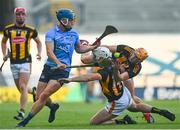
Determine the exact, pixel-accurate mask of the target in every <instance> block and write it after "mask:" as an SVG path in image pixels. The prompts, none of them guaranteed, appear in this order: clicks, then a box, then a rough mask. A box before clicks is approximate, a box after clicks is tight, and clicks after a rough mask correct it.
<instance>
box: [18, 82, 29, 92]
mask: <svg viewBox="0 0 180 130" xmlns="http://www.w3.org/2000/svg"><path fill="white" fill-rule="evenodd" d="M19 88H20V92H21V93H24V92H26V91H28V89H27V88H26V86H25V85H24V84H22V85H21V86H20V87H19Z"/></svg>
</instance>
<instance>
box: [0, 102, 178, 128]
mask: <svg viewBox="0 0 180 130" xmlns="http://www.w3.org/2000/svg"><path fill="white" fill-rule="evenodd" d="M147 103H148V104H150V105H153V106H156V107H159V108H166V109H168V110H170V111H172V112H173V113H175V114H176V120H175V121H174V122H171V121H169V120H168V119H166V118H164V117H162V116H159V115H156V114H153V116H154V118H155V123H154V124H147V123H146V122H145V120H144V119H142V118H141V117H142V114H141V113H130V112H128V111H125V112H124V113H123V115H120V116H119V117H118V118H122V117H124V115H126V114H129V115H130V116H131V117H132V118H133V119H135V120H136V121H137V122H138V124H135V125H98V126H91V125H89V120H90V118H91V117H92V116H93V115H94V114H95V113H96V112H97V111H98V110H99V109H101V108H103V107H104V105H105V104H104V103H89V104H87V103H60V109H59V110H58V112H57V115H56V120H55V121H54V122H53V123H48V121H47V120H48V114H49V109H48V108H47V107H44V109H43V110H42V111H41V112H40V113H39V114H38V115H36V116H35V117H34V118H33V119H32V120H31V122H29V124H28V125H27V126H26V127H25V129H180V101H178V100H172V101H165V100H164V101H152V102H147ZM31 105H32V104H31V103H30V104H28V106H27V109H26V113H28V111H29V110H30V108H31ZM17 110H18V104H17V103H1V104H0V129H14V128H15V125H16V124H17V123H18V121H16V120H14V119H13V116H15V115H16V114H17V113H16V111H17Z"/></svg>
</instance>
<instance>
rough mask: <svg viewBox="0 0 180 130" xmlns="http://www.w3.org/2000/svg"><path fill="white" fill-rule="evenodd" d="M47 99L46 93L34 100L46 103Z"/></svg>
mask: <svg viewBox="0 0 180 130" xmlns="http://www.w3.org/2000/svg"><path fill="white" fill-rule="evenodd" d="M48 97H49V95H48V93H46V92H43V93H41V95H40V96H37V97H36V99H38V100H40V101H46V99H47V98H48Z"/></svg>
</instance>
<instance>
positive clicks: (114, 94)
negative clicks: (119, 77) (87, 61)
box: [98, 66, 123, 102]
mask: <svg viewBox="0 0 180 130" xmlns="http://www.w3.org/2000/svg"><path fill="white" fill-rule="evenodd" d="M98 73H99V74H100V75H101V77H102V79H101V80H99V82H100V85H101V89H102V92H103V94H104V95H105V96H106V97H107V99H108V102H111V101H113V100H118V99H119V98H120V97H121V96H122V94H123V85H122V83H121V81H116V80H115V78H114V75H113V68H112V67H111V66H110V67H107V68H102V69H100V70H98Z"/></svg>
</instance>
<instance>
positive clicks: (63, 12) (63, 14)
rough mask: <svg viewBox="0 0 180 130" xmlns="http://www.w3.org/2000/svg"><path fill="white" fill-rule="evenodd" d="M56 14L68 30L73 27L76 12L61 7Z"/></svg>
mask: <svg viewBox="0 0 180 130" xmlns="http://www.w3.org/2000/svg"><path fill="white" fill-rule="evenodd" d="M56 16H57V19H58V21H59V22H60V24H61V25H62V26H63V27H64V28H65V30H66V31H69V30H71V29H72V26H73V24H74V23H73V22H74V20H75V13H74V12H73V11H72V10H70V9H60V10H58V11H57V12H56Z"/></svg>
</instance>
